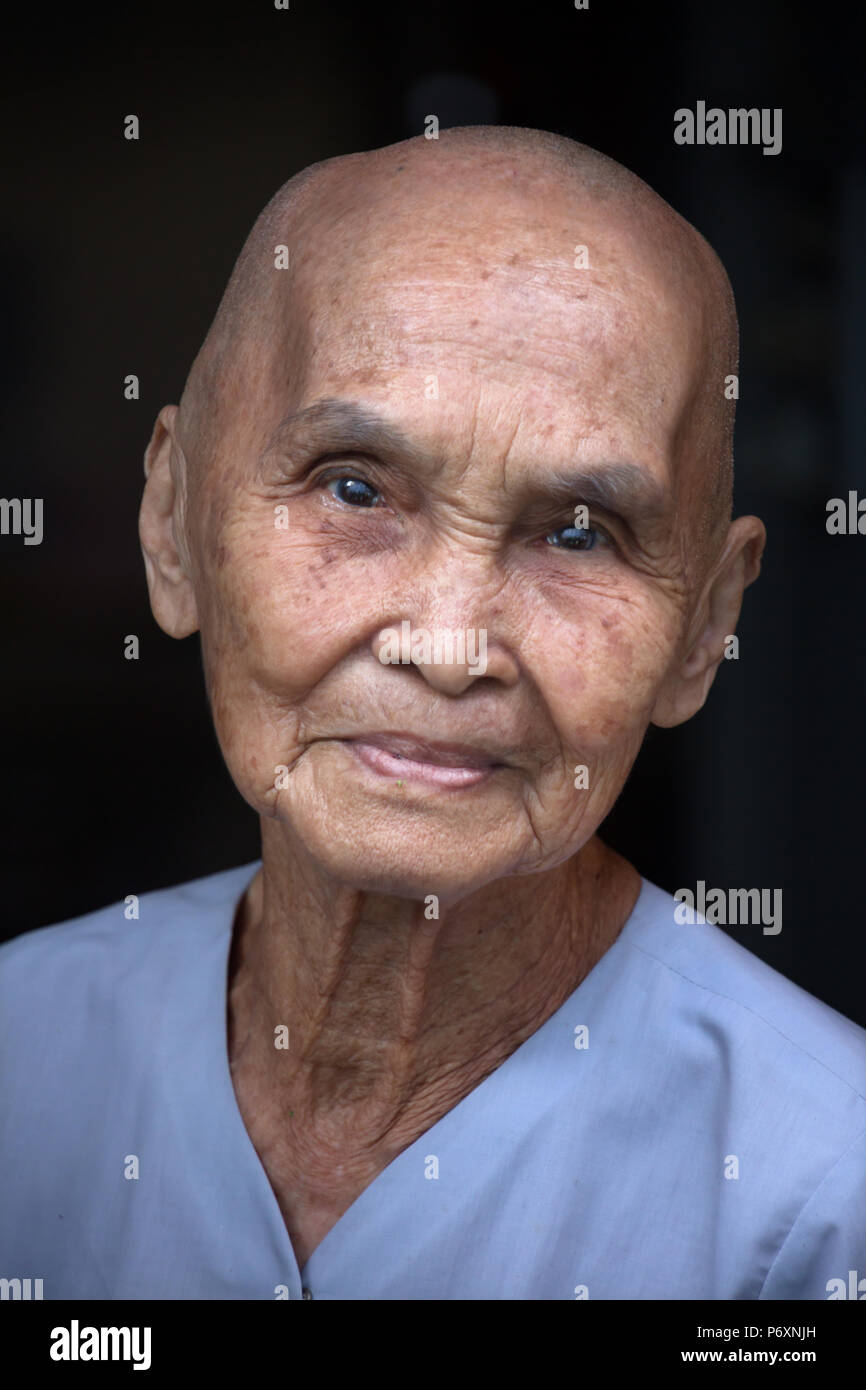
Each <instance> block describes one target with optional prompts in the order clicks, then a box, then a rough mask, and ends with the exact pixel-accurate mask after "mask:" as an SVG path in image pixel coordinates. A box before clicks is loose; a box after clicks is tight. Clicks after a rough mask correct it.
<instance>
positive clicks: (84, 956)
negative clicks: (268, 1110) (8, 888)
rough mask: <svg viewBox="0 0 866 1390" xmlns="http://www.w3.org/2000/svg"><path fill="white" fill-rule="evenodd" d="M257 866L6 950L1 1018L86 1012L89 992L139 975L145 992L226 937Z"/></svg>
mask: <svg viewBox="0 0 866 1390" xmlns="http://www.w3.org/2000/svg"><path fill="white" fill-rule="evenodd" d="M256 867H257V865H256V864H254V863H253V864H246V865H242V866H240V867H239V868H235V869H229V870H224V871H223V872H221V873H216V874H209V875H208V876H207V877H205V878H199V879H193V880H190V881H189V882H187V883H181V884H177V885H175V886H173V887H170V888H161V889H156V890H154V891H152V892H148V893H143V894H141V895H140V896H139V897H137V898H135V899H123V900H121V901H119V902H116V903H112V904H109V905H108V906H107V907H102V908H99V909H97V910H96V911H95V912H89V913H86V914H84V915H83V916H80V917H74V918H71V919H69V920H68V921H65V922H59V923H57V924H55V925H53V926H48V927H38V928H36V929H34V930H32V931H27V932H24V933H23V934H22V935H21V936H18V937H15V938H13V940H11V941H8V942H6V943H5V944H4V945H2V946H0V1018H3V1019H4V1020H5V1021H6V1022H7V1023H10V1024H11V1023H12V1022H13V1021H15V1020H18V1021H21V1020H22V1018H23V1017H26V1016H27V1015H28V1012H29V1011H30V1010H31V1009H32V1008H33V1007H34V1006H38V1007H39V1009H40V1012H41V1013H43V1016H44V1010H45V1008H47V1007H56V1008H63V1007H64V1005H65V1007H66V1008H68V1007H70V1003H71V1007H72V1008H75V1007H76V1001H77V1005H78V1006H80V1003H81V997H82V993H83V992H84V993H90V994H91V995H92V994H93V993H94V992H96V991H99V992H104V991H106V990H110V989H112V988H113V987H114V986H115V985H116V984H117V982H118V981H119V980H121V979H123V978H129V977H130V976H131V975H134V976H135V978H136V979H137V980H138V982H139V985H140V984H141V983H142V982H143V980H144V979H145V978H146V976H147V973H148V971H150V972H151V973H158V972H159V970H160V967H161V963H162V962H163V961H164V960H165V958H166V956H167V955H169V954H172V955H173V956H174V958H175V963H176V962H177V959H178V957H183V955H184V954H185V953H186V952H189V951H192V952H194V951H195V950H196V949H197V948H199V947H201V946H202V945H204V944H205V943H206V942H207V941H208V940H209V939H211V940H216V939H220V938H222V937H224V936H225V933H226V930H227V927H228V928H229V929H230V926H231V919H232V916H233V906H234V903H235V902H236V901H237V899H238V898H239V897H240V895H241V893H242V892H243V890H244V888H245V886H246V885H247V883H248V882H249V880H250V879H251V878H252V875H253V873H254V871H255V869H256Z"/></svg>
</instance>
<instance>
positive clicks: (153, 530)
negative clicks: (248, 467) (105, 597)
mask: <svg viewBox="0 0 866 1390" xmlns="http://www.w3.org/2000/svg"><path fill="white" fill-rule="evenodd" d="M177 413H178V407H177V406H176V405H165V406H163V408H162V410H161V411H160V412H159V415H158V416H157V417H156V424H155V425H154V427H153V434H152V435H151V438H150V443H149V444H148V446H147V449H146V450H145V454H144V475H145V477H146V479H147V482H146V483H145V488H144V496H143V498H142V501H141V511H140V513H139V517H138V534H139V538H140V540H141V549H142V554H143V555H144V567H145V570H146V572H147V587H148V590H149V592H150V606H151V609H152V611H153V616H154V618H155V619H156V621H157V622H158V623H159V626H160V627H161V628H162V630H163V632H167V633H168V635H169V636H170V637H189V635H190V634H191V633H193V632H196V631H197V630H198V611H197V609H196V602H195V592H194V590H193V586H192V580H191V565H190V562H189V553H188V549H187V542H186V534H185V524H186V523H185V511H186V489H187V463H186V458H185V457H184V453H183V450H182V448H181V447H180V442H179V440H178V438H177V425H176V422H177Z"/></svg>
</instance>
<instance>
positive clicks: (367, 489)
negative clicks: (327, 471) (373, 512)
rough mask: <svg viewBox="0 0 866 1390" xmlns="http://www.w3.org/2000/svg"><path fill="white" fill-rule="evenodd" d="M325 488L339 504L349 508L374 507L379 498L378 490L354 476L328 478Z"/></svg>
mask: <svg viewBox="0 0 866 1390" xmlns="http://www.w3.org/2000/svg"><path fill="white" fill-rule="evenodd" d="M325 487H326V488H327V489H328V491H329V492H330V494H331V496H332V497H336V498H337V500H338V501H339V502H345V503H347V504H348V506H350V507H375V506H376V502H377V499H378V498H379V496H380V493H379V491H378V489H377V488H374V487H373V486H372V484H371V483H368V482H366V481H365V480H364V479H363V478H358V477H355V476H354V475H351V476H350V475H344V476H343V477H341V478H329V479H328V481H327V482H326V483H325Z"/></svg>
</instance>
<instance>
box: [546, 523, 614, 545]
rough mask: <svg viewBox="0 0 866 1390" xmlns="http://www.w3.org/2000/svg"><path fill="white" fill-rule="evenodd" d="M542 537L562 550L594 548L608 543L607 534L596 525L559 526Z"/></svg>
mask: <svg viewBox="0 0 866 1390" xmlns="http://www.w3.org/2000/svg"><path fill="white" fill-rule="evenodd" d="M544 539H545V540H546V541H548V543H549V544H550V545H557V546H561V547H562V549H563V550H595V548H596V546H598V545H607V544H608V540H607V536H606V535H605V533H604V532H603V531H602V530H600V528H599V527H598V526H560V527H559V529H558V530H557V531H550V532H548V534H547V535H546V536H545V538H544Z"/></svg>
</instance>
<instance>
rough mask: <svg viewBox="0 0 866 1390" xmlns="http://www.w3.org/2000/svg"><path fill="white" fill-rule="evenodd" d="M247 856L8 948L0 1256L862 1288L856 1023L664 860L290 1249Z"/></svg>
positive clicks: (245, 1281) (743, 1287)
mask: <svg viewBox="0 0 866 1390" xmlns="http://www.w3.org/2000/svg"><path fill="white" fill-rule="evenodd" d="M257 868H258V865H257V864H249V865H245V866H243V867H242V868H238V869H233V870H231V871H229V872H227V873H221V874H216V875H213V876H211V877H208V878H204V879H199V880H197V881H196V882H192V883H187V884H183V885H181V886H180V887H177V888H172V889H167V890H165V891H161V892H154V893H148V894H146V895H144V896H143V897H142V898H141V900H140V916H139V919H138V920H133V921H128V920H126V918H125V916H124V907H123V904H122V903H121V904H118V905H116V906H113V907H108V908H104V909H103V910H101V911H99V912H94V913H92V914H90V915H88V916H86V917H81V918H78V919H77V920H74V921H71V922H65V923H63V924H61V925H60V926H54V927H47V928H42V929H40V930H38V931H31V932H28V933H26V934H25V935H23V936H21V937H19V938H18V939H17V940H14V941H12V942H9V943H8V944H7V945H5V946H4V947H3V948H2V949H0V1169H2V1175H0V1277H5V1278H7V1279H9V1278H21V1279H25V1278H30V1279H39V1278H41V1279H42V1280H43V1296H44V1298H46V1299H55V1298H90V1299H120V1298H135V1299H186V1298H205V1299H274V1298H279V1297H289V1298H301V1297H302V1296H303V1293H302V1291H303V1290H304V1289H307V1290H309V1294H308V1296H310V1295H311V1296H312V1297H313V1298H325V1299H327V1298H331V1299H339V1298H347V1299H569V1300H571V1299H574V1298H580V1297H588V1298H590V1299H644V1298H645V1299H655V1298H661V1299H696V1298H714V1299H759V1298H763V1299H826V1298H828V1297H829V1296H830V1295H831V1293H832V1292H833V1290H837V1289H838V1288H839V1287H840V1286H839V1285H837V1284H835V1283H833V1282H832V1281H835V1280H839V1281H841V1283H842V1286H844V1287H845V1288H847V1289H849V1290H850V1293H848V1294H846V1295H844V1296H852V1295H853V1296H856V1289H857V1284H858V1281H859V1280H860V1279H863V1280H864V1281H866V1099H864V1096H866V1032H864V1031H863V1030H862V1029H861V1028H858V1027H857V1026H856V1025H855V1024H853V1023H851V1022H849V1021H848V1020H846V1019H844V1018H843V1017H842V1016H841V1015H840V1014H838V1013H836V1012H835V1011H834V1010H832V1009H830V1008H828V1007H827V1006H826V1005H824V1004H822V1003H820V1002H819V1001H818V1000H816V999H814V998H813V997H812V996H811V995H809V994H807V993H805V992H804V991H803V990H801V989H799V988H798V987H797V986H796V985H794V984H792V983H791V982H790V981H788V980H787V979H785V978H784V977H783V976H781V975H779V974H778V973H777V972H776V971H774V970H772V969H770V968H769V967H768V966H767V965H765V964H763V962H761V961H760V960H759V959H758V958H757V957H756V956H754V955H752V954H751V952H749V951H747V950H745V949H744V948H743V947H741V946H739V945H737V944H736V943H735V942H734V941H733V940H731V939H730V938H729V937H728V936H726V935H725V933H724V932H722V931H721V930H720V929H719V928H718V927H715V926H712V925H708V924H706V923H698V924H696V925H680V924H678V923H677V922H676V921H675V918H674V912H675V909H676V907H677V904H676V903H675V902H674V900H673V898H671V897H670V896H669V895H668V894H667V893H664V892H662V890H661V889H659V888H657V887H655V886H654V885H652V884H650V883H648V882H647V881H645V880H644V881H643V885H642V891H641V894H640V897H639V899H638V902H637V904H636V906H635V909H634V911H633V913H632V914H631V916H630V918H629V920H628V922H627V923H626V925H625V927H624V928H623V930H622V932H621V933H620V935H619V937H618V938H617V940H616V941H615V943H614V944H613V946H611V947H610V949H609V950H608V951H607V952H606V954H605V955H604V956H603V957H602V959H601V960H600V961H599V962H598V964H597V965H596V966H595V968H594V969H593V970H592V971H591V972H590V974H589V975H588V976H587V977H586V979H585V980H583V982H582V983H581V984H580V985H579V986H578V988H577V989H576V990H575V991H574V993H573V994H572V995H571V996H570V997H569V998H568V999H567V1000H566V1002H565V1003H564V1004H563V1005H562V1007H561V1008H559V1009H557V1011H556V1013H554V1014H553V1015H552V1016H551V1017H550V1018H549V1019H548V1020H547V1022H546V1023H545V1024H544V1025H543V1026H542V1027H541V1028H539V1029H538V1030H537V1031H536V1032H535V1033H534V1034H533V1035H532V1036H531V1037H530V1038H528V1039H527V1040H526V1041H525V1042H524V1043H523V1044H522V1045H521V1046H520V1047H518V1048H517V1050H516V1051H515V1052H514V1053H512V1055H511V1056H510V1057H508V1058H507V1060H506V1061H505V1062H503V1063H502V1065H501V1066H499V1067H498V1068H497V1069H496V1071H494V1072H492V1073H491V1075H490V1076H488V1077H487V1078H486V1079H485V1080H484V1081H482V1082H481V1084H480V1085H479V1086H476V1087H475V1089H474V1090H473V1091H471V1092H470V1093H469V1095H467V1096H465V1097H464V1099H463V1100H462V1101H461V1102H460V1103H459V1104H458V1105H456V1106H455V1107H454V1109H453V1110H450V1111H449V1112H448V1113H447V1114H446V1115H443V1117H442V1118H441V1119H440V1120H439V1121H438V1122H437V1123H436V1124H435V1125H433V1126H432V1128H431V1129H429V1130H427V1132H426V1133H425V1134H422V1135H421V1137H420V1138H419V1139H417V1140H416V1141H415V1143H414V1144H412V1145H410V1147H409V1148H408V1149H405V1150H404V1152H403V1153H401V1154H400V1155H399V1156H398V1157H397V1158H395V1159H394V1160H393V1162H392V1163H390V1164H389V1165H388V1167H387V1168H386V1169H384V1171H383V1172H382V1173H380V1174H379V1176H378V1177H377V1178H376V1179H375V1180H374V1181H373V1182H372V1183H371V1184H370V1186H369V1187H368V1188H367V1189H366V1190H365V1191H364V1192H363V1193H362V1194H361V1195H360V1196H359V1197H358V1198H357V1199H356V1200H355V1201H354V1202H353V1203H352V1205H351V1207H349V1209H348V1210H347V1211H346V1212H345V1213H344V1215H343V1216H342V1217H341V1218H340V1220H339V1221H338V1222H337V1223H336V1225H335V1226H334V1227H333V1228H332V1229H331V1230H330V1232H329V1233H328V1234H327V1235H326V1236H325V1238H324V1240H323V1241H322V1242H321V1244H320V1245H319V1246H318V1247H317V1249H316V1250H315V1251H314V1252H313V1254H312V1255H311V1257H310V1259H309V1260H308V1261H307V1263H306V1265H305V1266H304V1268H303V1270H302V1271H301V1270H299V1269H298V1264H297V1261H296V1259H295V1255H294V1252H293V1250H292V1246H291V1243H290V1241H289V1238H288V1234H287V1232H286V1228H285V1225H284V1223H283V1219H282V1217H281V1214H280V1210H279V1207H278V1205H277V1201H276V1198H275V1196H274V1194H273V1192H272V1190H271V1187H270V1184H269V1182H268V1179H267V1175H266V1173H265V1171H264V1168H263V1167H262V1165H261V1162H260V1160H259V1158H258V1156H257V1154H256V1152H255V1149H254V1148H253V1146H252V1142H251V1140H250V1138H249V1136H248V1134H247V1131H246V1129H245V1127H244V1124H243V1121H242V1119H241V1116H240V1111H239V1110H238V1106H237V1103H236V1100H235V1095H234V1090H233V1087H232V1082H231V1077H230V1074H229V1068H228V1058H227V1049H226V979H227V964H228V953H229V946H230V942H231V930H232V922H233V917H234V910H235V905H236V903H237V901H238V899H239V897H240V895H241V894H242V892H243V891H244V889H245V888H246V886H247V884H248V883H249V881H250V880H251V878H252V876H253V874H254V872H255V870H256V869H257ZM134 1160H137V1163H136V1162H135V1161H134ZM136 1171H137V1176H135V1175H134V1174H135V1173H136ZM852 1272H853V1274H854V1276H855V1277H854V1278H853V1279H852ZM860 1296H861V1297H863V1296H866V1282H864V1283H863V1285H862V1287H861V1288H860Z"/></svg>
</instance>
